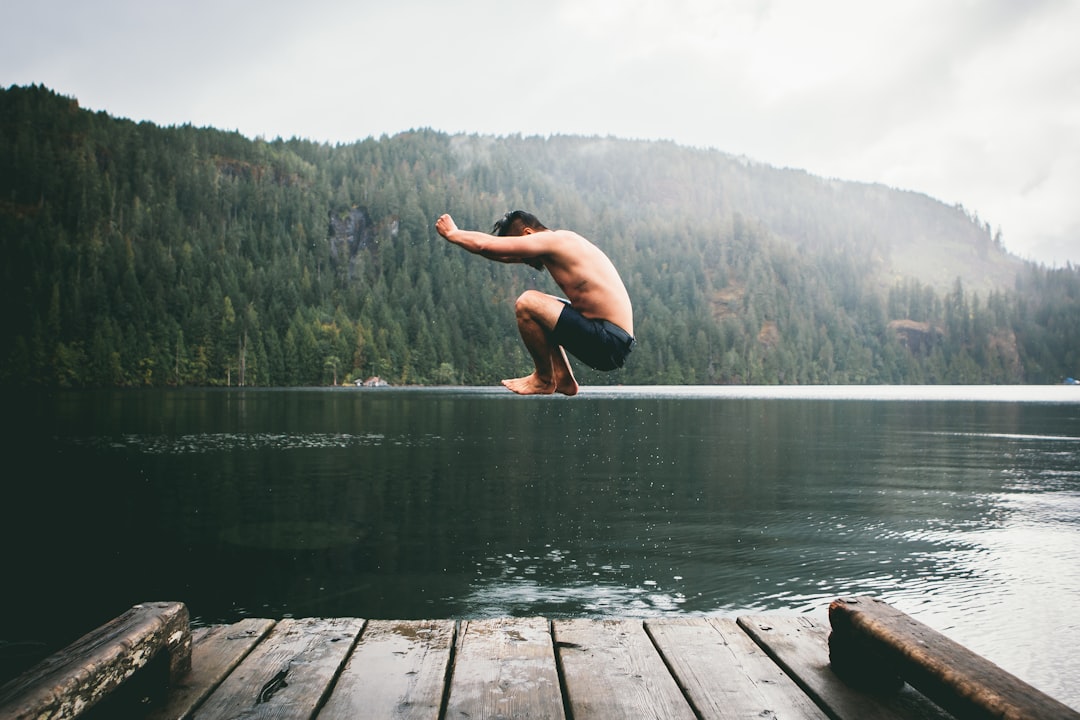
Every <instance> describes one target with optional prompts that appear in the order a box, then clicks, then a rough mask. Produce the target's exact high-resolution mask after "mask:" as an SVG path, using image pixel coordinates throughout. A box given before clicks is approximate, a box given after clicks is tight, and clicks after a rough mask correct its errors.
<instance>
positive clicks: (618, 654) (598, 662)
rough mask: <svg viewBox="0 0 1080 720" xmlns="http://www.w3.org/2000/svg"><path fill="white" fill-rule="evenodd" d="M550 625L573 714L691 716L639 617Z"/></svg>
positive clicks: (675, 719)
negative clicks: (637, 618) (634, 618)
mask: <svg viewBox="0 0 1080 720" xmlns="http://www.w3.org/2000/svg"><path fill="white" fill-rule="evenodd" d="M553 627H554V634H555V646H556V648H557V651H558V654H559V660H560V663H561V665H562V671H563V679H564V682H565V684H566V697H567V701H568V704H569V707H570V715H571V717H573V718H574V720H593V719H596V720H608V719H611V720H618V719H619V718H625V719H626V720H637V719H638V718H658V719H659V718H671V719H672V720H693V718H694V712H693V710H692V709H691V708H690V704H689V703H688V702H687V701H686V698H685V697H683V694H682V692H681V691H680V690H679V686H678V685H677V684H676V683H675V680H674V678H672V677H671V673H670V672H668V669H667V667H666V666H665V665H664V660H663V658H661V657H660V654H659V653H657V651H656V648H655V647H654V646H653V644H652V641H651V640H650V639H649V636H648V635H647V634H646V633H645V628H644V627H643V626H642V622H641V621H640V620H556V621H555V622H554V623H553Z"/></svg>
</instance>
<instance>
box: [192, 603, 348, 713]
mask: <svg viewBox="0 0 1080 720" xmlns="http://www.w3.org/2000/svg"><path fill="white" fill-rule="evenodd" d="M363 626H364V621H363V620H360V619H358V618H334V619H325V620H324V619H320V618H308V619H304V620H293V619H287V620H282V621H281V622H279V623H278V624H277V625H276V626H274V629H273V630H272V631H271V633H270V634H269V635H268V636H267V637H266V639H264V640H263V641H262V642H261V643H259V644H258V645H257V646H256V647H255V649H254V650H252V651H251V653H249V654H248V656H247V657H246V658H244V661H243V662H241V663H240V664H239V665H238V666H237V667H236V669H235V670H233V671H232V673H230V674H229V676H228V677H227V678H226V679H225V681H224V682H223V683H222V684H221V685H220V686H218V688H217V690H215V691H214V692H213V693H212V694H211V695H210V697H209V698H208V699H207V700H206V702H205V703H203V704H202V705H201V706H200V707H198V708H196V710H195V713H194V716H193V717H196V718H208V719H210V720H216V719H217V718H289V719H290V720H302V719H303V718H311V717H313V716H314V714H315V709H316V708H317V707H318V706H319V705H320V704H321V703H322V700H323V697H324V696H325V695H326V693H327V692H328V690H329V687H330V684H331V682H332V681H333V680H334V678H335V677H336V676H337V673H338V671H339V670H340V669H341V666H342V665H344V663H345V658H346V657H347V656H348V654H349V651H350V650H351V649H352V647H353V644H354V642H355V641H356V638H357V636H358V635H359V634H360V631H361V629H362V628H363Z"/></svg>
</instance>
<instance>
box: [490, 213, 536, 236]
mask: <svg viewBox="0 0 1080 720" xmlns="http://www.w3.org/2000/svg"><path fill="white" fill-rule="evenodd" d="M525 228H530V229H532V230H537V231H540V230H547V228H546V227H544V224H543V223H541V222H540V221H539V220H537V218H536V216H535V215H533V214H532V213H530V212H525V211H524V210H514V211H513V212H508V213H506V214H505V215H503V216H502V219H500V220H496V221H495V227H493V228H492V229H491V234H492V235H498V236H499V237H516V236H518V235H524V234H525Z"/></svg>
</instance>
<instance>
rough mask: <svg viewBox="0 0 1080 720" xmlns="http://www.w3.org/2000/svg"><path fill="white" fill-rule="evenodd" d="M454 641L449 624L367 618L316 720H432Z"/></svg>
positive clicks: (443, 622) (438, 707) (438, 621)
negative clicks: (362, 630)
mask: <svg viewBox="0 0 1080 720" xmlns="http://www.w3.org/2000/svg"><path fill="white" fill-rule="evenodd" d="M453 643H454V622H453V621H452V620H419V621H397V620H369V621H368V624H367V626H366V627H365V628H364V633H363V635H361V636H360V642H359V643H358V644H357V645H356V649H355V650H353V653H352V655H351V656H350V657H349V661H348V662H347V663H346V665H345V669H344V670H343V671H342V672H341V675H340V677H339V678H338V681H337V683H336V684H335V685H334V690H333V692H332V693H331V695H330V699H329V700H327V702H326V705H325V706H324V707H323V709H322V710H320V711H319V720H339V719H340V720H345V718H349V719H350V720H351V719H352V718H360V717H371V718H399V719H401V720H405V719H408V720H420V719H422V718H427V719H430V720H437V718H438V717H439V710H440V709H441V707H442V699H443V693H444V690H445V687H446V677H447V673H448V671H449V669H450V668H449V665H450V651H451V649H452V648H453Z"/></svg>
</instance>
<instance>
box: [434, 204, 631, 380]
mask: <svg viewBox="0 0 1080 720" xmlns="http://www.w3.org/2000/svg"><path fill="white" fill-rule="evenodd" d="M435 229H436V230H437V231H438V232H439V234H440V235H442V236H443V237H444V238H446V239H447V240H449V241H450V242H452V243H453V244H455V245H458V246H460V247H463V248H465V249H466V250H468V251H469V252H471V253H475V254H477V255H482V256H484V257H486V258H488V259H489V260H496V261H498V262H505V263H525V264H527V265H531V266H532V267H534V268H537V269H538V270H543V269H544V268H547V271H548V272H549V273H551V277H552V279H553V280H555V283H556V284H557V285H558V286H559V287H560V288H561V289H562V291H563V292H564V293H565V294H566V297H567V298H569V300H563V299H562V298H558V297H555V296H554V295H547V294H545V293H542V292H539V291H537V290H526V291H525V292H524V293H522V294H521V297H519V298H518V299H517V303H516V304H515V305H514V309H515V312H516V315H517V325H518V332H520V333H521V339H522V340H523V341H524V342H525V347H526V348H528V350H529V354H530V355H531V356H532V359H533V364H534V365H535V366H536V368H535V370H533V373H532V374H531V375H526V376H525V377H520V378H514V379H513V380H503V381H502V384H503V385H505V386H506V387H507V388H509V389H510V390H513V391H514V392H516V393H518V394H519V395H550V394H551V393H554V392H556V391H558V392H560V393H562V394H563V395H576V394H577V391H578V384H577V380H575V379H574V373H573V371H572V370H571V369H570V363H569V362H568V361H567V359H566V350H569V351H570V353H571V354H572V355H573V356H574V357H576V358H578V359H579V360H581V361H582V362H584V363H585V364H586V365H588V366H590V367H593V368H596V369H597V370H614V369H616V368H620V367H622V365H623V362H625V360H626V356H627V355H628V354H629V353H630V349H631V348H633V346H634V311H633V308H632V307H631V306H630V296H629V295H628V294H627V293H626V287H625V286H624V285H623V282H622V279H621V278H620V277H619V273H618V271H616V270H615V266H614V265H612V264H611V260H609V259H608V257H607V255H605V254H604V253H603V251H601V250H600V248H598V247H596V246H595V245H593V244H592V243H591V242H589V241H588V240H586V239H585V238H583V237H581V236H580V235H578V234H577V233H575V232H571V231H570V230H548V229H547V228H546V227H544V226H543V225H542V224H541V223H540V221H539V220H537V219H536V216H535V215H532V214H531V213H527V212H524V211H522V210H515V211H513V212H509V213H506V215H504V216H503V218H502V219H501V220H499V221H498V222H496V223H495V227H494V228H493V229H492V231H491V233H492V234H490V235H489V234H488V233H482V232H478V231H474V230H461V229H460V228H458V226H457V224H455V223H454V219H453V218H451V217H450V216H449V215H443V216H442V217H440V218H439V219H438V220H437V221H436V222H435ZM564 348H565V350H564Z"/></svg>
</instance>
